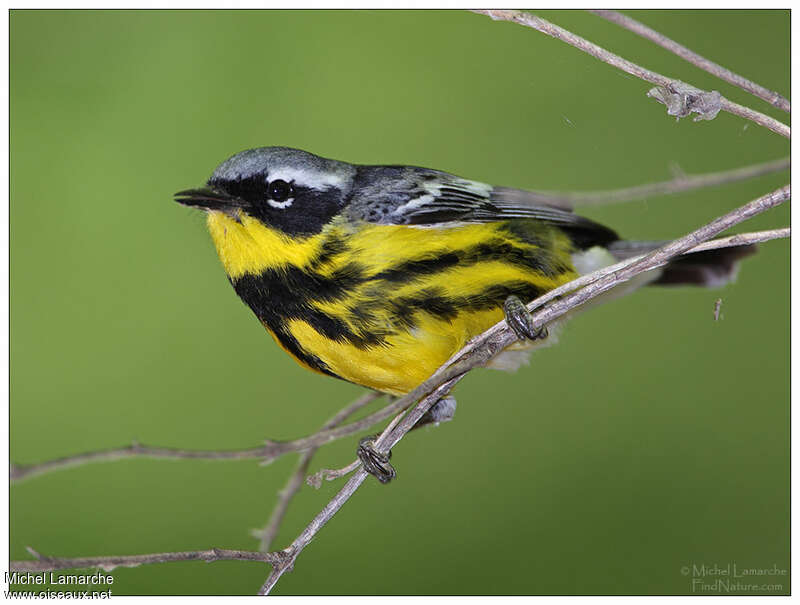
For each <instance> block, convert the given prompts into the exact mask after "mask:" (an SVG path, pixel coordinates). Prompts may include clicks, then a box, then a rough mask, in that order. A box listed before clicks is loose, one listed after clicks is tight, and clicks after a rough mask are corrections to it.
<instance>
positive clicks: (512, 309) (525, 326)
mask: <svg viewBox="0 0 800 605" xmlns="http://www.w3.org/2000/svg"><path fill="white" fill-rule="evenodd" d="M503 312H504V313H505V316H506V323H507V324H508V327H509V328H511V330H512V331H513V332H514V334H516V335H517V338H519V339H520V340H541V339H544V338H547V336H548V331H547V327H546V326H541V327H538V328H537V327H536V325H535V324H534V322H533V316H532V315H531V314H530V311H528V309H527V308H526V307H525V305H524V304H522V301H521V300H520V299H519V298H517V297H516V296H514V295H511V296H509V297H508V298H507V299H506V302H505V304H504V305H503Z"/></svg>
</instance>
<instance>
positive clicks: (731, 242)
mask: <svg viewBox="0 0 800 605" xmlns="http://www.w3.org/2000/svg"><path fill="white" fill-rule="evenodd" d="M783 237H789V229H788V228H785V229H775V230H771V231H758V232H754V233H745V234H740V235H733V236H730V237H726V238H722V239H718V240H714V241H710V242H706V243H704V244H701V245H699V246H697V247H696V248H695V249H694V250H695V251H700V250H712V249H714V248H725V247H730V246H741V245H745V244H751V243H758V242H765V241H769V240H771V239H777V238H783ZM637 258H638V257H637ZM634 260H636V259H628V260H626V261H624V262H622V263H618V264H616V265H612V266H611V267H606V268H604V269H600V270H599V271H596V272H594V273H590V274H588V275H584V276H582V277H579V278H577V279H575V280H573V281H571V282H568V283H566V284H564V285H563V286H559V287H558V288H556V289H554V290H550V291H549V292H547V293H546V294H544V295H542V296H541V297H540V298H538V299H536V300H535V301H534V302H533V303H531V305H529V309H530V310H533V309H534V308H537V307H538V306H540V305H542V304H545V303H547V302H549V301H551V300H553V299H555V298H557V297H559V296H561V295H563V294H565V293H567V292H570V291H572V290H574V289H576V288H580V287H583V286H585V285H587V284H589V283H591V282H592V281H593V280H594V279H596V278H597V276H601V275H606V274H608V273H611V272H613V271H616V270H618V269H620V268H623V267H626V266H628V265H629V264H630V263H631V262H632V261H634ZM470 347H472V344H471V343H470V344H468V345H467V348H465V349H462V351H459V353H457V354H456V356H461V355H463V354H464V353H465V351H467V350H468V349H469V348H470ZM456 356H454V357H453V358H451V359H450V361H449V362H448V364H446V365H449V364H450V363H452V361H453V360H454V359H455V358H456ZM454 375H455V374H454ZM421 386H422V385H421ZM413 392H416V390H415V391H412V393H413ZM424 394H425V393H422V395H424ZM422 395H420V396H422ZM414 401H416V400H414ZM353 405H355V402H354V404H353ZM408 405H410V404H409V403H408V402H406V398H405V397H404V398H403V399H397V400H395V401H393V402H392V403H390V404H389V405H387V406H385V407H384V408H382V409H380V410H378V411H377V412H374V413H373V414H370V415H369V416H366V417H365V418H363V419H361V420H359V421H357V422H354V423H351V424H348V425H345V426H343V427H339V428H338V429H329V430H324V431H319V432H317V433H315V434H313V435H310V436H308V437H303V438H300V439H295V440H293V441H286V442H282V443H281V442H268V443H267V444H266V445H264V446H261V447H256V448H247V449H242V450H228V451H226V450H183V449H177V448H166V447H151V446H146V445H141V444H138V443H134V444H132V445H130V446H128V447H123V448H117V449H109V450H99V451H95V452H85V453H82V454H76V455H74V456H65V457H63V458H56V459H54V460H48V461H45V462H41V463H38V464H30V465H11V473H10V475H11V479H12V481H19V480H22V479H26V478H30V477H36V476H39V475H43V474H45V473H49V472H54V471H59V470H64V469H67V468H71V467H75V466H81V465H83V464H88V463H91V462H110V461H114V460H121V459H124V458H137V457H142V458H159V459H174V458H179V459H194V460H247V459H261V460H263V461H264V462H265V463H267V462H271V461H272V460H275V459H276V458H278V457H280V456H282V455H284V454H287V453H290V452H298V451H303V450H307V449H309V448H311V447H318V446H319V445H322V444H324V443H328V442H330V441H334V440H337V439H341V438H343V437H347V436H349V435H352V434H355V433H358V432H360V431H363V430H366V429H368V428H370V427H371V426H373V425H375V424H377V423H378V422H381V421H382V420H385V419H386V418H388V417H389V416H391V415H392V414H396V413H397V412H400V411H402V410H403V409H404V407H408ZM347 409H348V408H345V410H347ZM345 410H343V411H345ZM337 473H339V471H336V470H334V471H329V470H327V469H323V470H322V471H320V472H319V473H318V474H317V475H314V476H312V477H311V478H310V479H311V480H312V484H313V482H314V479H315V478H323V477H327V476H330V477H332V478H335V477H336V476H341V474H339V475H337ZM344 474H346V472H345V473H344Z"/></svg>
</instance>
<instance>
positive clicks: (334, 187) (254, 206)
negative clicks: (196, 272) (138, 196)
mask: <svg viewBox="0 0 800 605" xmlns="http://www.w3.org/2000/svg"><path fill="white" fill-rule="evenodd" d="M354 174H355V167H353V166H352V165H350V164H347V163H345V162H337V161H335V160H328V159H325V158H321V157H319V156H316V155H313V154H311V153H307V152H305V151H300V150H299V149H291V148H288V147H259V148H258V149H249V150H247V151H242V152H241V153H237V154H236V155H234V156H233V157H231V158H229V159H227V160H225V161H224V162H223V163H222V164H220V165H219V166H218V167H217V169H216V170H214V173H213V174H212V175H211V178H210V179H209V180H208V183H207V184H206V187H204V188H202V189H189V190H187V191H181V192H179V193H176V194H175V201H177V202H178V203H180V204H183V205H184V206H193V207H195V208H201V209H203V210H206V211H208V212H210V213H214V212H220V213H223V214H225V215H226V216H228V217H229V218H231V219H233V220H235V221H239V222H240V223H241V222H242V219H244V218H245V217H249V218H251V219H255V220H256V221H258V222H260V223H261V224H263V225H264V226H266V227H269V228H272V229H276V230H278V231H281V232H283V233H285V234H287V235H290V236H307V235H313V234H315V233H319V232H320V231H321V230H322V228H323V227H324V226H325V225H326V224H327V223H328V222H329V221H330V219H331V218H332V217H333V216H335V215H336V214H338V213H339V211H340V210H341V209H342V206H343V205H344V203H345V200H346V199H347V196H348V194H349V192H350V188H351V186H352V180H353V176H354Z"/></svg>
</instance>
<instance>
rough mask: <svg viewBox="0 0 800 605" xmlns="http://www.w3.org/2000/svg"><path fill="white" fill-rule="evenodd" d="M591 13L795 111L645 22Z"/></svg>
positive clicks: (785, 101) (608, 13)
mask: <svg viewBox="0 0 800 605" xmlns="http://www.w3.org/2000/svg"><path fill="white" fill-rule="evenodd" d="M589 12H590V13H594V14H595V15H597V16H598V17H602V18H603V19H606V20H608V21H611V22H612V23H616V24H617V25H619V26H620V27H624V28H625V29H627V30H629V31H632V32H633V33H635V34H638V35H639V36H641V37H642V38H646V39H647V40H650V41H651V42H655V43H656V44H658V45H659V46H660V47H662V48H666V49H667V50H668V51H670V52H671V53H674V54H676V55H678V56H679V57H680V58H681V59H684V60H685V61H688V62H689V63H692V64H693V65H695V66H697V67H699V68H700V69H702V70H705V71H707V72H708V73H710V74H712V75H715V76H717V77H718V78H720V79H722V80H725V81H726V82H728V83H729V84H733V85H734V86H738V87H739V88H741V89H742V90H746V91H747V92H749V93H750V94H752V95H755V96H757V97H758V98H759V99H763V100H764V101H766V102H767V103H769V104H770V105H774V106H775V107H777V108H778V109H782V110H783V111H791V105H790V104H789V100H788V99H786V98H785V97H783V96H782V95H780V94H778V93H777V92H775V91H774V90H770V89H768V88H764V87H763V86H761V85H760V84H756V83H755V82H753V81H752V80H748V79H747V78H745V77H743V76H740V75H739V74H737V73H734V72H732V71H731V70H730V69H727V68H725V67H722V66H721V65H719V64H717V63H714V62H713V61H709V60H708V59H706V58H705V57H703V56H701V55H698V54H697V53H696V52H694V51H692V50H689V49H688V48H686V47H685V46H684V45H683V44H679V43H678V42H675V41H674V40H672V39H671V38H667V36H665V35H664V34H661V33H659V32H657V31H655V30H654V29H651V28H649V27H647V26H646V25H645V24H644V23H641V22H639V21H637V20H636V19H632V18H631V17H628V16H627V15H623V14H622V13H620V12H618V11H614V10H601V9H593V10H589Z"/></svg>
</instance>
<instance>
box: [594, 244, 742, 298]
mask: <svg viewBox="0 0 800 605" xmlns="http://www.w3.org/2000/svg"><path fill="white" fill-rule="evenodd" d="M665 243H666V242H625V241H617V242H613V243H612V244H610V245H609V246H608V250H609V251H610V252H611V253H612V254H613V255H614V256H615V257H616V258H618V259H619V260H625V259H626V258H631V257H632V256H638V255H639V254H646V253H648V252H650V251H652V250H655V249H656V248H660V247H661V246H663V245H664V244H665ZM757 249H758V248H757V246H755V244H750V245H747V246H734V247H731V248H717V249H716V250H706V251H703V252H690V253H688V254H683V255H681V256H679V257H677V258H675V259H673V260H672V261H670V263H669V264H668V265H667V266H666V267H664V268H663V269H662V273H661V276H660V277H659V278H658V279H656V280H654V281H652V282H650V283H651V285H660V286H679V285H684V284H689V285H694V286H704V287H707V288H716V287H719V286H723V285H725V284H726V283H728V282H729V281H731V280H733V279H735V278H736V272H737V270H738V268H739V260H740V259H742V258H744V257H746V256H750V255H751V254H755V252H756V250H757Z"/></svg>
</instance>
